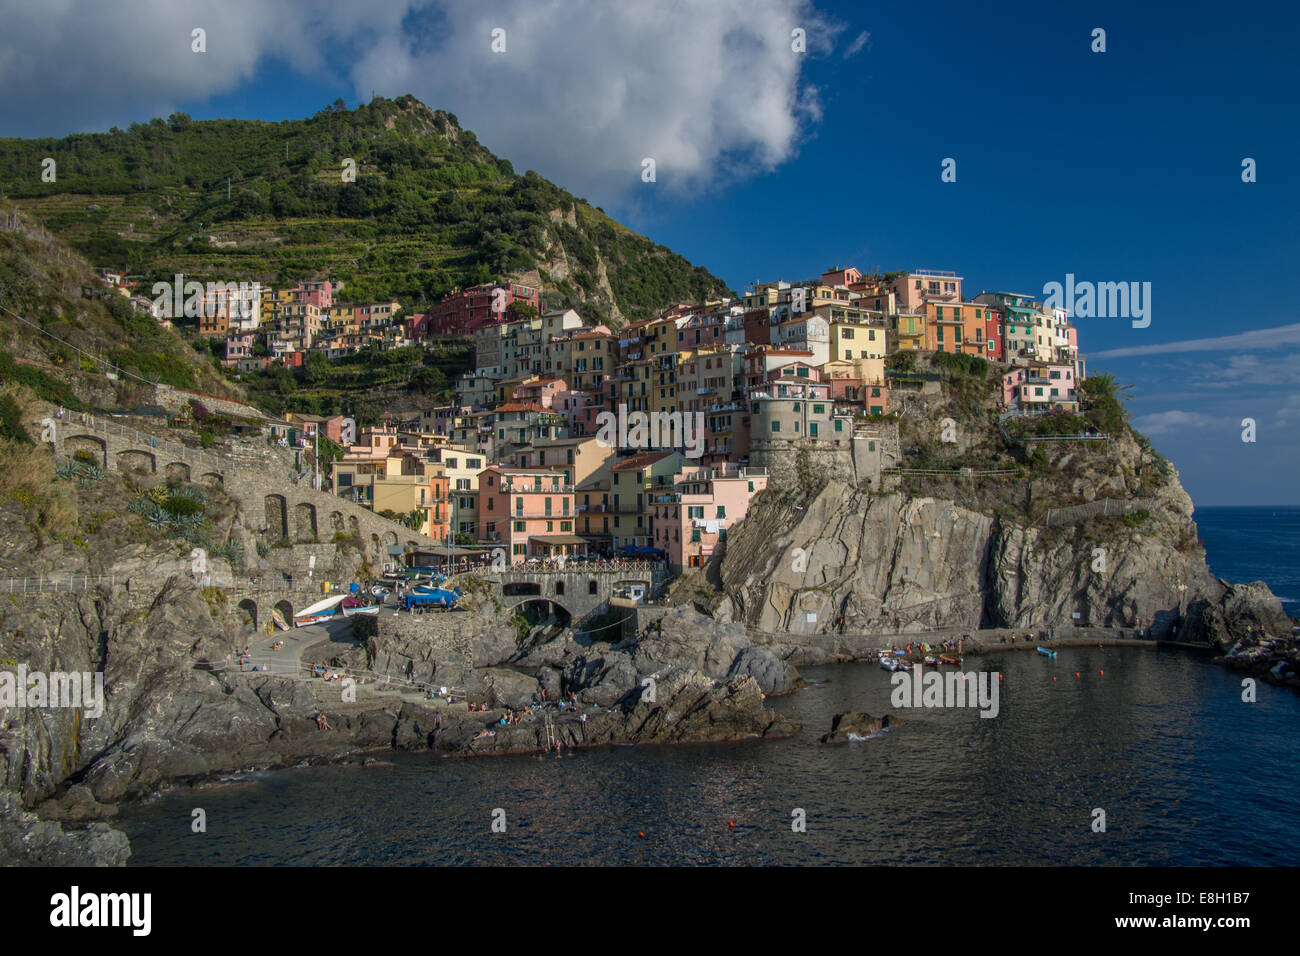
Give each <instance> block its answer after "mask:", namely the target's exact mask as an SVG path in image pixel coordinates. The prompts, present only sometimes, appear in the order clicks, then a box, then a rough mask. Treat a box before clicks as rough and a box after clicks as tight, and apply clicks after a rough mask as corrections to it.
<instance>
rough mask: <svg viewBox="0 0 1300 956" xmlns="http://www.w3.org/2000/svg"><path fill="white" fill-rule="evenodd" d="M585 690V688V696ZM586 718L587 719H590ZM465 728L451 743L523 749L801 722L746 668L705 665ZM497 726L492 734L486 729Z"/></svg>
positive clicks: (787, 727) (728, 733) (760, 730)
mask: <svg viewBox="0 0 1300 956" xmlns="http://www.w3.org/2000/svg"><path fill="white" fill-rule="evenodd" d="M581 696H582V695H580V697H581ZM584 718H585V719H584ZM472 729H473V730H474V731H475V732H474V733H468V732H467V731H466V729H465V728H461V729H458V730H457V731H456V733H457V734H458V739H456V740H455V741H451V742H449V746H450V747H451V749H452V750H454V751H458V752H463V753H469V754H486V753H520V752H525V751H536V750H548V749H552V748H553V747H554V746H555V744H556V743H557V742H558V743H559V745H560V746H561V747H584V746H585V747H592V746H599V745H601V744H614V743H652V742H654V743H687V742H697V743H698V742H706V741H725V740H740V739H743V738H746V737H774V738H775V737H788V736H791V735H793V734H795V733H797V732H798V730H799V725H798V724H796V723H794V722H793V721H791V720H789V719H788V718H786V717H784V716H783V715H781V714H778V713H776V712H775V711H773V710H771V709H770V708H768V707H767V706H766V704H765V703H764V695H763V692H762V690H761V689H760V688H759V686H758V682H757V681H755V680H754V679H753V678H750V677H747V676H738V677H732V678H730V679H728V680H713V679H711V678H708V677H705V676H704V675H702V674H700V673H699V672H698V671H688V670H684V669H680V668H678V669H674V670H672V671H670V672H668V673H665V674H663V675H662V676H660V677H659V678H657V679H656V680H655V682H654V685H653V692H651V690H650V688H649V687H640V686H637V687H635V688H633V689H631V690H629V691H627V692H625V693H624V694H623V696H622V698H621V699H620V700H619V701H618V702H617V703H616V704H615V705H613V706H611V707H603V706H589V705H588V704H587V703H586V702H584V703H583V705H581V706H580V709H579V710H578V712H576V713H575V712H572V711H554V710H551V711H546V712H545V713H542V712H538V713H535V714H533V715H532V716H531V717H529V718H527V719H526V720H525V721H524V722H522V723H520V724H516V725H500V724H488V723H486V722H484V723H483V724H482V725H481V726H480V727H477V728H472ZM486 733H490V734H491V736H486V735H484V736H479V734H486Z"/></svg>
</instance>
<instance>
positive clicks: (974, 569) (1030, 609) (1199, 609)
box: [718, 481, 1290, 659]
mask: <svg viewBox="0 0 1300 956" xmlns="http://www.w3.org/2000/svg"><path fill="white" fill-rule="evenodd" d="M1150 507H1151V508H1152V509H1153V510H1151V511H1148V512H1146V513H1145V514H1144V515H1142V516H1141V517H1140V520H1129V519H1126V518H1123V517H1109V518H1096V519H1094V520H1092V521H1089V522H1085V523H1079V524H1077V525H1067V526H1064V527H1059V526H1053V527H1042V526H1035V525H1032V524H1029V523H1027V522H1025V521H1024V519H1023V518H1019V517H1016V516H1012V515H1007V514H1003V513H994V514H985V513H983V512H981V511H979V510H976V509H975V508H974V507H968V506H963V505H962V504H959V503H957V502H956V501H953V500H943V499H937V498H930V497H910V496H908V495H905V494H903V493H888V494H880V493H872V492H868V491H866V490H862V489H855V488H851V487H849V486H846V485H843V484H839V483H831V484H828V485H827V486H825V487H824V488H823V489H821V491H820V492H818V493H817V494H816V495H815V496H813V497H812V498H810V499H808V500H807V501H806V503H805V504H803V505H800V504H797V503H796V502H795V501H794V500H793V499H792V498H791V497H789V496H781V495H777V494H772V493H768V494H765V495H763V496H762V497H761V498H760V499H758V500H756V501H755V503H754V504H753V506H751V508H750V512H749V515H748V516H747V517H746V519H745V521H744V522H742V523H741V524H740V526H739V527H738V528H737V529H736V530H735V532H734V533H733V534H732V536H731V537H730V538H729V539H728V543H727V552H726V555H725V557H724V558H723V560H722V562H721V567H720V580H721V587H722V590H723V594H722V597H721V599H720V600H719V601H718V605H719V606H718V610H719V612H720V615H721V616H723V617H725V618H728V619H730V618H735V619H737V620H739V621H743V622H744V623H745V624H746V625H747V626H748V627H750V628H753V629H754V630H756V631H759V632H764V633H766V634H770V635H772V637H773V639H779V640H780V641H781V642H783V643H782V645H779V646H778V645H774V646H776V647H777V649H778V650H779V649H780V646H785V647H788V646H789V645H791V644H795V645H802V644H805V643H806V644H808V645H809V646H810V648H815V647H824V646H825V645H826V636H827V635H835V634H838V633H844V634H855V633H856V634H870V633H899V632H904V633H905V632H913V631H914V632H918V633H919V632H925V631H931V630H934V629H938V628H969V629H971V630H974V629H976V628H979V627H1024V628H1029V627H1053V626H1066V625H1070V624H1087V625H1092V626H1125V627H1149V628H1152V631H1153V633H1155V634H1156V635H1158V636H1165V637H1172V636H1174V628H1175V627H1176V626H1177V625H1178V624H1179V622H1180V621H1181V622H1183V628H1182V631H1181V632H1180V633H1179V634H1178V637H1179V639H1182V640H1198V641H1210V640H1218V638H1219V637H1220V636H1221V635H1222V634H1226V633H1229V631H1230V630H1231V629H1230V628H1229V627H1228V625H1227V623H1226V622H1227V621H1239V622H1240V623H1239V624H1237V625H1235V627H1236V629H1237V631H1241V630H1242V629H1244V628H1245V627H1246V626H1248V624H1250V623H1252V622H1253V623H1255V624H1257V625H1258V626H1261V627H1263V628H1264V629H1265V630H1266V631H1267V632H1268V633H1270V634H1281V633H1286V632H1287V631H1289V629H1290V625H1289V621H1288V619H1287V618H1286V615H1285V614H1284V613H1282V609H1281V605H1280V603H1279V602H1278V601H1277V599H1276V598H1274V597H1273V596H1272V595H1271V594H1270V593H1268V589H1267V588H1266V587H1265V586H1264V585H1262V584H1256V585H1246V586H1239V587H1236V588H1234V587H1231V586H1229V585H1227V584H1226V583H1224V582H1220V581H1217V580H1216V579H1215V578H1214V577H1213V576H1212V575H1211V574H1210V572H1209V570H1208V568H1207V567H1206V565H1205V559H1204V552H1203V550H1202V549H1201V547H1200V546H1199V543H1197V542H1196V535H1195V524H1194V523H1193V521H1192V517H1191V502H1190V500H1188V499H1187V498H1186V495H1185V494H1184V493H1183V492H1182V489H1181V487H1178V486H1177V482H1176V481H1175V482H1173V485H1172V488H1171V489H1170V490H1169V492H1168V493H1167V494H1166V495H1165V496H1163V497H1153V498H1151V499H1150ZM803 659H807V658H803ZM826 659H835V657H834V653H833V652H832V653H831V654H830V655H829V656H828V657H827V658H826Z"/></svg>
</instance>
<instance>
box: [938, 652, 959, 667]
mask: <svg viewBox="0 0 1300 956" xmlns="http://www.w3.org/2000/svg"><path fill="white" fill-rule="evenodd" d="M939 663H940V664H947V665H949V666H950V667H961V658H960V657H955V656H953V655H952V654H940V655H939Z"/></svg>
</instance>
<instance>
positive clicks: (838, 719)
mask: <svg viewBox="0 0 1300 956" xmlns="http://www.w3.org/2000/svg"><path fill="white" fill-rule="evenodd" d="M899 722H900V721H899V719H898V718H897V717H890V716H889V715H888V714H885V715H884V716H882V717H873V716H871V715H870V714H868V713H866V712H865V711H860V710H850V711H848V712H846V713H843V714H836V715H835V717H834V719H833V720H832V721H831V731H830V733H828V734H824V735H823V736H822V738H821V742H822V743H824V744H844V743H848V742H849V741H851V740H866V739H867V738H868V737H870V736H871V735H872V734H876V733H879V732H880V731H882V730H884V729H885V728H887V727H893V726H894V725H895V724H897V723H899Z"/></svg>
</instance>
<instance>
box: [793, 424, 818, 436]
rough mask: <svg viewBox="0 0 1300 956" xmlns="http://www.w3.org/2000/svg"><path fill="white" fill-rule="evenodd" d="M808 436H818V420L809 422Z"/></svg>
mask: <svg viewBox="0 0 1300 956" xmlns="http://www.w3.org/2000/svg"><path fill="white" fill-rule="evenodd" d="M796 427H798V426H796ZM808 437H809V438H816V437H817V423H816V422H809V423H808Z"/></svg>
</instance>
